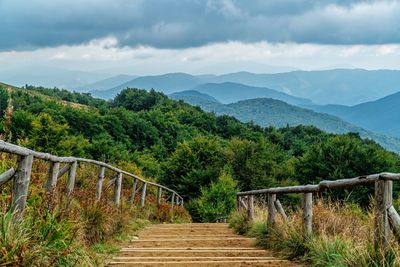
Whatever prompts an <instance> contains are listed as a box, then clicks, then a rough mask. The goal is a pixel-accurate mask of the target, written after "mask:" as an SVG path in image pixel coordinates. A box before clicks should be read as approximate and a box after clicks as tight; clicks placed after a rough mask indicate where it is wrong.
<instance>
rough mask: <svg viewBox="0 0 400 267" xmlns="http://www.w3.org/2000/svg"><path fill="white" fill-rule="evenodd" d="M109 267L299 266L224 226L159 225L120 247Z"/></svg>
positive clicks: (199, 224) (201, 224)
mask: <svg viewBox="0 0 400 267" xmlns="http://www.w3.org/2000/svg"><path fill="white" fill-rule="evenodd" d="M109 266H121V267H122V266H124V267H129V266H194V267H199V266H229V267H236V266H276V267H278V266H287V267H289V266H299V265H296V264H294V263H292V262H289V261H285V260H281V259H278V258H275V257H273V256H272V253H271V252H270V251H267V250H263V249H259V248H256V247H255V240H254V239H252V238H247V237H242V236H239V235H237V234H235V233H234V232H233V231H232V230H231V229H230V228H228V226H227V224H216V223H210V224H206V223H188V224H159V225H152V226H149V227H147V228H146V229H144V230H142V231H141V232H140V233H139V235H138V236H134V237H132V240H131V241H130V242H129V243H125V244H123V246H122V248H121V250H120V252H119V253H118V254H117V256H115V257H114V258H113V260H112V262H110V263H109Z"/></svg>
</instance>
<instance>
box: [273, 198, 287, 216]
mask: <svg viewBox="0 0 400 267" xmlns="http://www.w3.org/2000/svg"><path fill="white" fill-rule="evenodd" d="M274 204H275V209H276V210H277V211H278V213H279V214H280V215H281V217H282V219H283V220H284V221H287V220H288V217H287V215H286V212H285V210H284V209H283V207H282V204H281V202H280V201H279V199H277V200H275V202H274Z"/></svg>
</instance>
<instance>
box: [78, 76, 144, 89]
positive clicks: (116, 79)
mask: <svg viewBox="0 0 400 267" xmlns="http://www.w3.org/2000/svg"><path fill="white" fill-rule="evenodd" d="M134 78H137V76H134V75H124V74H121V75H116V76H113V77H110V78H107V79H103V80H100V81H96V82H94V83H90V84H85V85H83V86H79V87H77V88H74V89H75V90H76V91H79V92H88V91H93V90H97V91H104V90H107V89H109V88H112V87H115V86H118V85H120V84H123V83H126V82H128V81H130V80H132V79H134Z"/></svg>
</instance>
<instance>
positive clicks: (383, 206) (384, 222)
mask: <svg viewBox="0 0 400 267" xmlns="http://www.w3.org/2000/svg"><path fill="white" fill-rule="evenodd" d="M390 206H392V181H385V180H378V181H376V182H375V233H374V234H375V242H374V243H375V249H376V251H377V252H378V253H380V254H381V253H384V252H385V251H386V249H387V246H388V240H389V237H390V236H389V235H390V226H389V218H388V212H387V210H388V209H389V208H390Z"/></svg>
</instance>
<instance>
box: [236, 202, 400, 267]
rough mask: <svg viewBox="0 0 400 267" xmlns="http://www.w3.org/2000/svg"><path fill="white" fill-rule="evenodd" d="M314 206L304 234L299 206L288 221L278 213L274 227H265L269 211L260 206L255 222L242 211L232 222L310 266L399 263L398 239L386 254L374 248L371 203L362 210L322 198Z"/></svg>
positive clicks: (267, 245) (290, 214)
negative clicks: (307, 232)
mask: <svg viewBox="0 0 400 267" xmlns="http://www.w3.org/2000/svg"><path fill="white" fill-rule="evenodd" d="M313 209H314V216H313V235H311V236H305V235H304V234H303V229H302V221H301V220H302V211H301V210H300V209H294V210H293V211H292V212H290V213H289V218H290V220H289V221H287V222H286V221H283V220H282V218H281V217H277V220H276V223H275V225H274V226H273V227H271V228H267V227H266V222H265V218H266V214H265V212H262V211H260V209H259V208H257V209H256V217H255V219H254V220H253V221H252V222H250V221H248V220H247V216H246V215H245V214H244V213H243V212H234V213H232V214H231V217H230V220H229V222H230V226H231V227H233V228H234V229H235V230H236V231H237V232H238V233H241V234H247V235H250V236H252V237H255V238H256V239H257V242H258V244H259V245H260V246H262V247H265V248H269V249H272V250H274V251H276V252H277V253H278V254H280V256H282V257H284V258H287V259H290V260H296V261H300V262H304V263H306V264H308V265H309V266H321V267H322V266H400V246H399V245H398V243H397V241H395V240H391V241H390V246H389V248H390V249H389V251H388V252H387V253H386V254H385V256H384V257H382V255H378V253H377V252H375V249H374V245H373V235H374V226H373V222H374V219H373V213H372V212H370V211H372V207H370V208H369V209H368V210H367V211H363V210H361V209H360V207H358V206H357V205H354V204H333V203H332V202H329V201H322V200H319V201H317V202H316V203H315V204H314V207H313ZM267 229H268V230H267Z"/></svg>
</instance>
